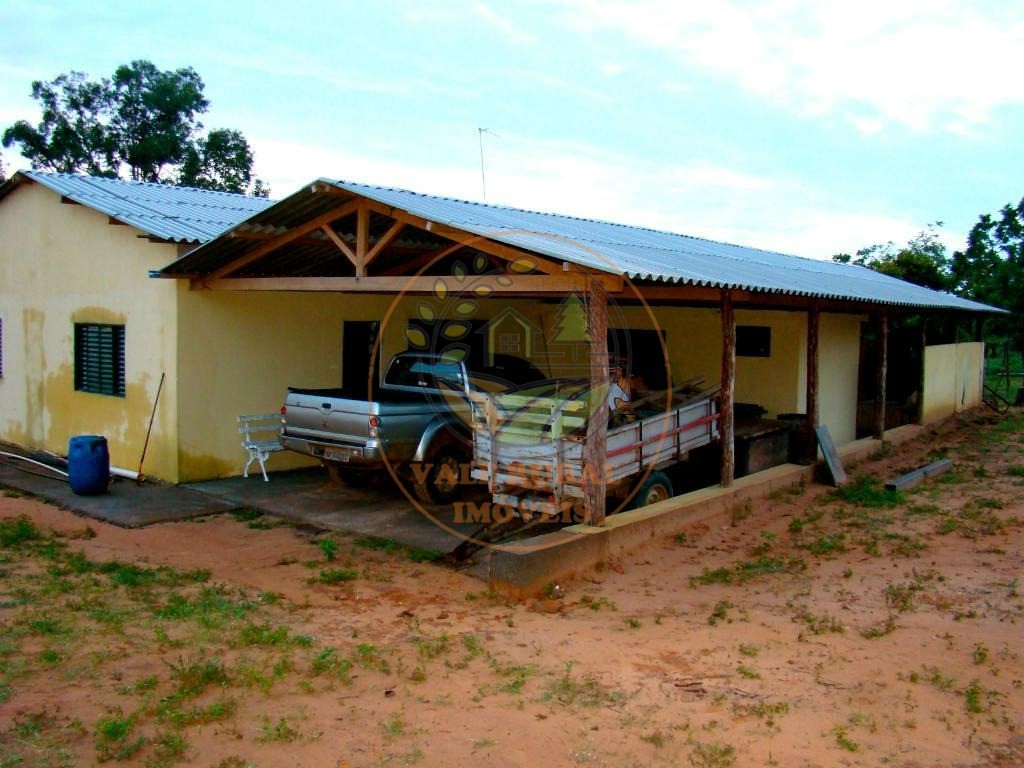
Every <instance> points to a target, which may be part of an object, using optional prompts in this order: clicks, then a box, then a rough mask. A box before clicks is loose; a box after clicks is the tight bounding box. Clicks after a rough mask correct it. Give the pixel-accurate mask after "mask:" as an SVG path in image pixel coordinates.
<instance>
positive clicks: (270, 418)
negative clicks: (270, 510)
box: [238, 413, 284, 482]
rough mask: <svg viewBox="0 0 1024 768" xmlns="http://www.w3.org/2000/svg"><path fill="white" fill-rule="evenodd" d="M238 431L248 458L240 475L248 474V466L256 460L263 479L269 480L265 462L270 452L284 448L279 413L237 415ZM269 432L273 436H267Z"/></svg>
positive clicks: (245, 475) (246, 475)
mask: <svg viewBox="0 0 1024 768" xmlns="http://www.w3.org/2000/svg"><path fill="white" fill-rule="evenodd" d="M238 431H239V433H241V435H242V447H243V448H245V450H247V451H248V452H249V460H248V461H247V462H245V469H244V470H243V471H242V477H248V476H249V467H251V466H252V463H253V462H254V461H257V462H259V465H260V469H261V470H262V471H263V479H264V481H267V482H269V481H270V478H269V477H267V467H266V464H265V462H266V460H267V459H268V458H269V457H270V454H272V453H274V452H275V451H283V450H284V446H283V445H281V414H279V413H257V414H252V415H250V416H239V417H238ZM271 433H273V437H269V436H268V435H270V434H271Z"/></svg>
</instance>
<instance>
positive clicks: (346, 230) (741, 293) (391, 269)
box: [153, 179, 992, 526]
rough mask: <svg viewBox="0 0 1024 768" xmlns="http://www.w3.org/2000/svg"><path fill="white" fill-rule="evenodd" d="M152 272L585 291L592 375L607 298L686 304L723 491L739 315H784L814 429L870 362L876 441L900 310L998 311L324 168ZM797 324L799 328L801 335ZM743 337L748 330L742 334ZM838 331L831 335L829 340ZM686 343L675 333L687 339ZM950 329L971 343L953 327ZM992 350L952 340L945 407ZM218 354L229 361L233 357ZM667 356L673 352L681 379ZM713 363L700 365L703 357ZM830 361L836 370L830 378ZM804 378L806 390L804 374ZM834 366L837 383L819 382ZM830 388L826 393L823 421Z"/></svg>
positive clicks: (600, 360)
mask: <svg viewBox="0 0 1024 768" xmlns="http://www.w3.org/2000/svg"><path fill="white" fill-rule="evenodd" d="M153 276H154V277H159V278H166V279H176V280H179V281H181V289H180V290H181V291H185V292H187V293H188V296H189V300H190V301H191V303H192V305H193V306H195V307H196V308H197V309H199V310H202V305H203V303H204V301H206V300H207V299H208V298H209V297H213V296H217V295H223V294H245V295H247V296H250V297H252V296H259V297H263V298H262V299H261V301H262V302H263V303H265V304H266V305H268V306H269V305H270V304H271V303H272V302H275V301H280V300H282V299H281V297H283V296H286V295H289V296H290V295H292V294H301V295H302V296H313V295H324V294H329V295H331V296H334V297H343V300H344V301H345V302H346V303H350V304H352V305H353V306H355V305H356V304H358V300H359V297H365V296H378V297H385V298H392V299H397V298H398V297H435V298H437V297H444V298H446V297H447V296H448V295H449V294H450V293H451V292H453V291H459V292H461V293H462V294H464V295H465V296H467V297H469V301H467V302H466V304H467V305H468V303H470V301H471V302H472V304H473V306H474V307H478V306H479V305H481V304H482V303H484V302H487V303H491V304H495V305H497V307H498V309H499V310H500V308H501V307H502V306H504V305H505V304H506V303H508V302H514V301H532V302H539V303H540V304H544V303H545V302H546V303H548V304H552V303H555V302H558V301H564V300H565V298H566V297H567V296H570V295H572V296H577V297H580V299H581V301H582V308H583V312H584V317H585V328H586V337H587V340H588V347H589V350H588V351H589V371H588V372H589V376H590V379H591V386H592V387H594V388H597V387H598V386H604V385H605V384H606V382H607V370H608V360H609V349H608V330H609V328H610V320H609V317H610V315H609V307H610V306H614V307H615V308H625V309H623V310H622V311H623V312H624V313H626V314H628V313H635V314H643V313H646V314H648V315H650V316H651V317H652V318H654V317H655V316H656V315H659V314H665V315H666V316H668V315H669V314H672V313H675V314H673V315H672V316H673V317H677V318H679V319H677V320H675V321H674V322H676V323H677V325H676V326H675V327H676V329H677V330H676V331H674V334H675V336H674V339H683V338H685V337H686V334H687V333H692V334H693V335H692V336H691V337H690V338H689V339H688V340H687V345H688V346H691V347H700V349H701V350H703V351H704V353H708V352H709V350H711V349H712V348H713V349H714V356H715V358H716V361H717V362H716V364H715V366H714V367H715V371H714V376H715V378H716V379H717V381H718V382H720V385H721V395H720V398H721V400H720V414H721V415H720V433H721V436H722V439H721V447H722V450H721V464H720V473H719V477H718V478H717V479H718V480H719V483H720V485H721V486H722V487H723V488H728V487H730V486H731V485H732V483H733V481H734V479H735V477H736V453H735V445H736V442H735V439H734V437H735V432H736V424H737V416H738V415H741V414H740V413H738V411H737V396H736V394H737V369H738V365H737V356H738V349H737V347H738V341H739V346H740V356H741V357H744V356H746V355H748V354H750V353H749V352H748V351H747V350H745V349H744V347H747V346H750V345H751V344H753V346H755V347H756V346H757V334H739V336H740V338H739V339H738V327H739V328H740V329H741V330H742V329H745V328H748V327H751V328H758V327H763V326H757V325H745V324H743V323H738V322H737V316H738V313H739V314H741V315H743V316H745V317H755V318H756V317H762V316H766V313H767V314H770V316H771V317H773V318H775V317H778V318H784V319H785V320H786V322H781V320H780V323H779V325H778V328H776V339H777V346H780V347H781V346H783V343H786V344H788V345H789V347H788V348H789V349H790V353H789V356H788V357H787V358H786V359H785V360H784V361H782V362H779V361H776V363H775V366H776V368H781V367H785V368H786V370H785V371H784V372H783V373H784V375H785V377H786V382H787V386H788V387H789V391H788V392H787V395H786V396H787V397H788V398H789V400H788V401H791V402H793V403H794V404H796V405H799V404H802V405H803V408H801V409H799V410H800V412H801V413H802V414H804V415H805V427H804V428H805V429H813V428H814V427H816V426H818V425H820V424H822V423H823V421H824V423H827V422H828V420H829V419H830V418H832V417H833V413H832V411H833V410H834V408H832V406H831V404H832V403H833V402H835V401H836V400H837V398H839V397H840V396H839V395H838V394H836V392H837V391H838V390H839V389H842V390H843V392H844V394H843V395H842V403H843V406H842V409H843V418H844V419H848V418H852V417H851V415H850V413H848V411H849V410H850V403H849V399H850V398H849V395H848V390H849V386H850V384H849V382H848V381H847V379H848V378H849V376H848V375H846V374H847V372H848V371H849V369H850V367H851V366H852V368H853V369H854V370H857V369H860V371H861V373H862V374H863V372H864V370H865V366H868V370H870V373H871V379H872V384H873V387H872V390H873V391H872V393H871V394H872V397H871V398H870V400H871V401H873V409H874V410H873V413H872V418H871V431H872V434H873V436H874V437H875V438H876V439H882V438H883V437H884V436H885V432H886V426H887V425H886V415H887V401H888V397H887V394H888V392H889V390H890V387H889V385H888V382H887V376H888V371H889V368H890V365H889V361H890V356H891V350H890V346H889V338H890V336H889V329H890V326H891V324H892V323H893V322H894V321H897V322H902V321H904V320H905V319H906V318H909V317H916V318H925V319H926V320H927V319H930V318H946V319H948V318H952V319H953V321H954V324H953V327H954V328H955V327H956V323H955V321H956V320H957V319H965V318H966V319H975V320H977V321H978V322H976V323H975V324H974V327H973V328H972V334H973V340H972V341H971V342H969V343H970V344H976V345H980V318H981V317H982V316H983V314H984V313H986V312H990V311H992V309H991V308H990V307H987V306H985V305H981V304H977V303H975V302H970V301H967V300H964V299H960V298H957V297H954V296H950V295H946V294H941V293H938V292H935V291H931V290H928V289H925V288H921V287H919V286H915V285H911V284H908V283H904V282H902V281H899V280H895V279H893V278H890V277H887V276H885V275H881V274H878V273H876V272H872V271H870V270H867V269H865V268H862V267H857V266H850V265H843V264H834V263H831V262H820V261H814V260H809V259H802V258H797V257H792V256H786V255H783V254H777V253H772V252H768V251H762V250H758V249H753V248H744V247H740V246H735V245H728V244H724V243H716V242H712V241H707V240H701V239H699V238H692V237H686V236H682V235H675V234H670V233H665V232H657V231H653V230H648V229H642V228H635V227H627V226H621V225H617V224H609V223H606V222H598V221H590V220H584V219H576V218H571V217H565V216H555V215H550V214H544V213H537V212H531V211H524V210H519V209H513V208H506V207H501V206H492V205H482V204H478V203H472V202H467V201H461V200H453V199H449V198H441V197H434V196H430V195H423V194H419V193H415V192H410V191H406V190H398V189H389V188H382V187H373V186H366V185H361V184H355V183H351V182H344V181H332V180H326V179H320V180H317V181H316V182H313V183H312V184H310V185H309V186H307V187H304V188H303V189H301V190H299V191H298V192H296V193H295V194H293V195H291V196H289V197H288V198H285V199H284V200H281V201H280V202H278V203H276V204H274V205H273V206H271V207H269V208H267V209H265V210H263V211H261V212H259V213H257V214H255V215H254V216H252V217H251V218H250V219H248V220H246V221H245V222H243V223H241V224H239V225H237V226H235V227H233V228H231V229H229V230H227V231H226V232H224V233H222V234H221V235H220V236H218V237H217V238H216V239H214V240H212V241H210V242H209V243H207V244H205V245H203V246H201V247H199V248H197V249H195V250H194V251H192V252H191V253H189V254H187V255H186V256H184V257H183V258H181V259H180V260H178V261H176V262H175V263H173V264H171V265H169V266H168V267H166V268H164V269H162V270H159V271H158V272H155V273H153ZM260 303H261V302H260V301H257V302H256V303H255V304H254V303H252V302H250V303H248V304H246V305H245V309H244V310H241V309H240V310H237V311H234V309H233V308H231V310H232V311H228V310H227V309H225V310H224V311H221V310H220V309H218V310H217V311H216V312H212V313H211V314H210V316H211V317H213V318H214V319H215V320H216V322H217V323H221V324H222V326H220V327H227V326H228V325H229V324H233V327H241V326H244V324H245V323H247V322H253V323H257V322H258V321H259V319H260V316H261V314H262V313H261V310H259V309H254V308H256V307H259V306H260ZM289 306H290V307H294V308H298V309H297V311H299V312H302V311H303V310H302V309H301V308H302V306H303V302H302V301H298V302H296V301H294V300H292V303H291V304H289ZM385 306H387V309H386V311H384V312H383V314H382V315H381V316H366V317H364V318H363V320H364V321H366V322H370V323H387V322H389V321H390V320H392V313H393V310H394V307H395V306H396V305H395V304H394V303H393V302H392V303H391V304H390V306H388V305H387V304H376V305H374V307H376V308H380V307H385ZM373 311H378V310H377V309H375V310H373ZM758 313H761V314H760V315H759V314H758ZM421 314H422V313H421ZM396 317H397V316H396ZM823 318H826V319H827V322H824V321H823ZM398 319H401V320H403V322H404V321H405V320H406V318H398ZM613 319H614V317H613ZM691 320H692V321H693V322H691ZM697 320H700V321H701V323H703V324H698V323H697V322H696V321H697ZM862 322H863V323H864V324H865V325H866V327H869V328H871V329H873V331H872V333H871V335H872V337H873V339H874V343H873V344H872V346H871V350H872V353H871V357H872V359H871V360H860V359H859V358H858V357H857V354H858V353H857V352H853V351H851V350H852V347H853V345H854V344H855V345H856V348H857V350H858V351H859V349H860V346H861V344H860V341H861V339H860V335H859V329H860V324H861V323H862ZM837 323H842V324H843V329H844V330H843V331H842V333H843V334H845V335H844V336H843V338H844V339H846V341H845V342H844V344H845V346H844V347H843V349H842V350H841V351H839V352H836V351H835V350H836V349H837V348H836V347H835V346H834V345H832V344H831V342H829V343H826V344H824V345H823V343H822V341H821V340H822V337H823V333H825V334H826V338H827V339H832V338H833V336H831V335H828V334H833V332H834V329H833V326H836V327H838V326H837V325H836V324H837ZM612 325H614V323H612ZM932 325H934V323H932ZM301 327H302V326H301V323H297V324H296V328H301ZM406 327H408V326H407V324H406ZM929 327H931V326H930V325H929V322H927V321H922V322H919V323H918V328H919V329H920V330H919V331H918V335H917V337H916V339H915V341H914V343H915V344H916V345H918V349H919V354H920V356H921V358H922V364H921V366H920V371H919V373H918V375H919V376H920V379H921V380H920V382H919V385H920V386H919V387H917V397H918V400H917V405H916V410H917V413H916V414H915V419H916V420H917V421H920V420H921V419H922V418H923V417H924V415H925V414H928V415H929V416H930V418H940V417H942V416H944V415H948V414H947V413H946V412H945V409H946V404H945V401H942V402H941V403H940V402H939V401H938V400H936V399H935V398H934V397H933V396H932V395H933V392H938V391H939V390H944V389H945V387H944V379H943V377H946V376H947V375H948V373H947V366H946V365H945V362H946V357H948V355H946V357H943V359H942V361H940V362H942V363H943V364H941V365H940V364H938V363H934V361H933V364H932V366H931V368H929V364H928V362H927V360H926V358H927V355H926V352H927V348H928V339H927V333H928V330H927V329H928V328H929ZM208 328H209V329H210V330H208V331H207V330H205V329H204V332H209V333H211V334H212V333H213V332H214V331H213V330H212V329H213V328H214V326H213V325H210V326H209V327H208ZM712 328H713V329H714V330H713V331H712ZM823 328H824V331H823ZM851 328H854V329H856V336H857V337H856V338H855V339H853V340H852V342H851V340H850V336H851V333H850V329H851ZM780 329H781V330H780ZM787 329H788V330H787ZM794 329H795V330H794ZM312 330H313V329H310V331H312ZM181 333H182V335H183V338H181V339H180V340H179V346H180V347H182V348H184V347H186V346H187V345H189V344H190V343H191V342H192V341H193V340H191V339H189V338H188V329H184V330H183V331H182V332H181ZM794 333H796V334H797V335H799V336H800V338H799V339H794V338H793V335H794ZM955 333H956V331H955ZM748 335H749V336H750V338H745V336H748ZM839 337H840V335H839V334H838V332H836V335H835V338H837V339H838V338H839ZM663 338H664V337H663ZM248 343H251V344H253V345H259V344H260V343H261V340H260V336H259V334H258V333H254V334H253V335H252V336H251V337H250V338H249V341H248ZM293 343H295V344H301V343H302V336H301V335H298V334H296V338H294V339H293ZM383 343H384V342H383V341H382V334H378V335H377V336H376V338H375V339H374V341H373V347H372V350H371V351H370V353H369V355H368V357H367V359H368V361H369V362H370V365H371V366H372V365H373V360H374V356H376V355H379V354H380V349H381V346H382V345H383ZM678 343H679V346H680V347H681V346H682V342H678ZM954 343H955V344H959V343H960V342H959V337H956V340H955V341H954ZM662 344H663V345H665V342H664V341H663V342H662ZM671 348H672V345H671V344H669V345H668V346H667V347H666V349H667V350H668V351H669V352H671ZM968 351H970V352H973V350H968ZM833 353H834V354H835V355H836V357H837V359H839V360H840V362H841V363H842V365H840V366H839V368H835V369H834V366H833V364H832V361H831V360H830V361H829V362H828V363H826V364H824V365H823V362H822V357H823V354H833ZM903 353H904V352H903V350H900V351H899V354H901V355H902V354H903ZM344 354H345V357H346V360H345V362H346V363H347V364H349V366H357V365H358V360H359V358H358V357H350V355H349V352H348V351H346V352H345V353H344ZM943 354H944V355H945V354H946V353H945V351H944V353H943ZM759 355H760V356H761V357H767V358H768V359H766V360H762V361H757V360H755V361H753V362H750V361H746V360H744V365H746V366H748V369H749V370H752V371H756V370H761V369H757V368H754V367H752V366H755V364H757V365H761V364H763V365H765V366H768V367H766V368H763V370H764V371H766V372H767V373H772V375H782V374H780V373H779V371H778V370H774V369H773V368H771V362H770V355H768V356H765V355H763V354H761V352H759V351H757V350H755V351H754V352H753V354H752V355H751V357H752V358H756V357H758V356H759ZM707 356H708V355H707V354H705V357H707ZM851 356H852V358H851ZM980 359H981V358H980V357H979V356H977V355H974V354H965V355H961V354H960V351H955V352H954V353H953V360H954V361H960V362H961V365H960V368H959V369H958V370H960V374H958V375H959V376H960V383H961V384H963V387H961V390H959V394H958V395H957V397H958V398H959V399H957V398H956V397H955V398H953V400H954V402H951V403H949V407H948V410H949V412H950V413H952V412H953V411H955V410H958V409H960V408H963V407H970V406H971V405H976V404H978V402H980V392H981V379H980V377H981V373H982V372H981V370H980V367H979V368H978V369H977V370H976V371H973V372H972V366H974V364H975V363H974V361H975V360H979V361H980ZM222 364H223V365H230V360H225V361H224V362H223V363H222ZM183 365H185V364H184V363H183ZM673 365H674V364H673V363H672V362H670V361H668V360H666V367H667V368H668V373H669V377H670V378H671V375H672V367H673ZM843 366H845V367H843ZM709 367H710V366H709V365H705V372H707V370H708V369H709ZM840 369H841V371H842V374H841V375H842V377H843V382H841V386H833V385H832V382H834V381H836V380H837V376H840V374H837V373H835V370H840ZM964 371H966V375H965V374H964ZM830 375H831V377H832V378H828V377H829V376H830ZM756 376H757V374H752V375H750V376H748V377H747V378H748V380H747V381H745V382H744V383H743V386H745V387H747V389H748V390H756V386H757V382H756V381H755V379H756ZM247 377H248V378H247ZM252 379H253V375H252V374H251V373H250V374H242V373H239V379H238V383H237V386H245V383H246V381H247V380H252ZM797 379H799V386H798V387H797V388H796V389H798V390H799V391H798V392H797V391H796V389H794V382H795V381H796V380H797ZM823 379H825V380H827V381H828V382H829V384H828V386H825V387H823V384H822V382H823ZM855 389H856V386H855V384H854V391H855ZM834 390H835V391H834ZM823 402H826V403H829V404H830V405H829V408H828V409H827V410H828V412H827V413H826V417H825V419H824V420H823V418H822V403H823ZM740 410H741V411H742V409H740ZM853 410H854V412H855V411H856V403H854V405H853ZM595 411H596V412H595V413H593V414H592V415H591V418H590V419H589V421H588V425H587V433H586V443H585V451H586V455H587V457H588V458H587V462H588V463H589V464H592V465H593V466H603V465H604V458H605V433H606V429H607V413H606V411H605V406H604V405H602V406H600V407H598V408H595ZM604 490H605V489H604V480H603V477H602V475H601V473H594V475H593V477H592V478H591V479H590V484H589V486H588V487H587V488H586V503H585V517H586V524H587V525H589V526H601V525H603V523H604V519H605V493H604Z"/></svg>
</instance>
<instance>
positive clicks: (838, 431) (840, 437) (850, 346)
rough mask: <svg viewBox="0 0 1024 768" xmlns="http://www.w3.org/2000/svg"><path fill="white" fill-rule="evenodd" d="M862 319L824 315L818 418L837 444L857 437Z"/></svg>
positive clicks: (820, 337)
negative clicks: (858, 373)
mask: <svg viewBox="0 0 1024 768" xmlns="http://www.w3.org/2000/svg"><path fill="white" fill-rule="evenodd" d="M861 319H862V318H861V317H860V316H859V315H837V314H824V313H823V314H822V315H821V320H820V323H819V325H818V418H819V421H820V422H821V423H822V424H824V425H825V426H827V427H828V431H829V434H831V435H832V440H833V442H835V444H836V445H844V444H845V443H850V442H853V441H854V440H855V439H856V437H857V371H858V368H859V366H860V325H861Z"/></svg>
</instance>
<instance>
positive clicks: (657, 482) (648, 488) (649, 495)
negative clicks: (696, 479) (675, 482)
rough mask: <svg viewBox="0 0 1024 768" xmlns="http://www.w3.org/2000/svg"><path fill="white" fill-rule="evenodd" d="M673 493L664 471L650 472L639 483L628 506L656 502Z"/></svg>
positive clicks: (669, 496) (638, 506)
mask: <svg viewBox="0 0 1024 768" xmlns="http://www.w3.org/2000/svg"><path fill="white" fill-rule="evenodd" d="M674 495H675V494H674V493H673V491H672V481H671V480H669V479H668V475H666V474H665V473H664V472H651V474H649V475H648V476H647V477H646V478H645V479H644V481H643V482H642V483H641V484H640V487H639V488H638V489H637V492H636V494H634V496H633V500H632V501H631V502H630V506H631V507H632V508H633V509H639V508H640V507H646V506H648V505H650V504H656V503H657V502H659V501H664V500H665V499H671V498H672V497H673V496H674Z"/></svg>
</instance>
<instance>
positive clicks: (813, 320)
mask: <svg viewBox="0 0 1024 768" xmlns="http://www.w3.org/2000/svg"><path fill="white" fill-rule="evenodd" d="M820 322H821V312H820V311H819V309H818V304H817V302H812V303H811V306H810V309H808V311H807V424H808V426H809V427H810V428H811V429H812V430H813V429H814V428H815V427H817V426H818V424H819V422H820V420H821V416H820V414H819V413H818V328H819V326H820Z"/></svg>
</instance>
